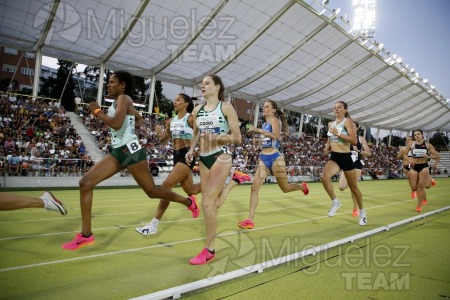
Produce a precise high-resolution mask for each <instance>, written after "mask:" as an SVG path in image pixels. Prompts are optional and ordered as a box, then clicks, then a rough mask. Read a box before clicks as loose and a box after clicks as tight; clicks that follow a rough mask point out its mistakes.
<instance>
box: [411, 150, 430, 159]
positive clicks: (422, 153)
mask: <svg viewBox="0 0 450 300" xmlns="http://www.w3.org/2000/svg"><path fill="white" fill-rule="evenodd" d="M412 154H413V157H425V155H426V154H427V149H414V150H413V152H412Z"/></svg>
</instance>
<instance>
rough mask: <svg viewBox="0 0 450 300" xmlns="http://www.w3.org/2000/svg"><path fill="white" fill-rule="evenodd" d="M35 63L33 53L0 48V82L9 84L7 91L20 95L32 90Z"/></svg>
mask: <svg viewBox="0 0 450 300" xmlns="http://www.w3.org/2000/svg"><path fill="white" fill-rule="evenodd" d="M35 63H36V58H35V54H34V53H31V52H23V51H19V50H16V49H12V48H7V47H0V66H1V68H0V80H2V82H6V81H8V82H9V83H8V85H7V90H8V91H12V92H18V93H20V92H21V91H22V90H23V89H32V88H33V81H34V67H35Z"/></svg>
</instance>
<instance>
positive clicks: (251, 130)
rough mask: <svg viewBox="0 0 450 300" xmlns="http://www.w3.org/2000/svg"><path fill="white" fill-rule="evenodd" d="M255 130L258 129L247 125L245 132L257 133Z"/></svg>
mask: <svg viewBox="0 0 450 300" xmlns="http://www.w3.org/2000/svg"><path fill="white" fill-rule="evenodd" d="M257 130H258V127H255V126H253V125H249V126H248V130H247V131H249V132H257Z"/></svg>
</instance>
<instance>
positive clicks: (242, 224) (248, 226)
mask: <svg viewBox="0 0 450 300" xmlns="http://www.w3.org/2000/svg"><path fill="white" fill-rule="evenodd" d="M238 227H239V228H242V229H253V228H255V223H253V221H252V220H249V219H247V220H245V221H242V222H240V223H238Z"/></svg>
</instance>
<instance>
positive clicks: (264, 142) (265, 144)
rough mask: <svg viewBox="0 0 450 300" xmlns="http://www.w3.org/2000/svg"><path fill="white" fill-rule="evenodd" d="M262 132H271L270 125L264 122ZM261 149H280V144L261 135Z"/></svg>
mask: <svg viewBox="0 0 450 300" xmlns="http://www.w3.org/2000/svg"><path fill="white" fill-rule="evenodd" d="M280 128H281V122H280ZM262 130H264V131H266V132H273V128H272V124H271V123H270V122H266V123H264V124H263V126H262ZM261 141H262V143H261V147H262V148H263V149H264V148H275V149H280V147H281V143H280V141H279V140H273V139H271V138H269V137H267V136H265V135H261Z"/></svg>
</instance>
